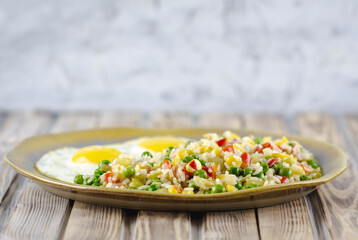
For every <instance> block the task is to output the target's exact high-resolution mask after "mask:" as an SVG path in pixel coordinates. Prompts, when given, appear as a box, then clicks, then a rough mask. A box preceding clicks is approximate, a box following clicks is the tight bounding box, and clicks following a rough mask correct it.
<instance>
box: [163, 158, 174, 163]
mask: <svg viewBox="0 0 358 240" xmlns="http://www.w3.org/2000/svg"><path fill="white" fill-rule="evenodd" d="M166 160H168V161H169V162H171V161H172V160H171V159H170V158H168V157H166V158H163V162H164V161H166Z"/></svg>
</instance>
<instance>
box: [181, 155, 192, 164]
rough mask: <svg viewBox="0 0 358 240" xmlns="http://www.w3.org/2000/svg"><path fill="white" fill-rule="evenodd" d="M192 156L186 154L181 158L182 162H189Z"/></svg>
mask: <svg viewBox="0 0 358 240" xmlns="http://www.w3.org/2000/svg"><path fill="white" fill-rule="evenodd" d="M193 159H194V158H193V157H192V156H186V157H185V158H183V162H185V163H190V162H191V161H192V160H193Z"/></svg>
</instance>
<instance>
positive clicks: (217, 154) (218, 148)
mask: <svg viewBox="0 0 358 240" xmlns="http://www.w3.org/2000/svg"><path fill="white" fill-rule="evenodd" d="M221 152H222V151H221V148H220V147H215V148H214V149H213V151H212V153H215V155H216V156H217V157H221Z"/></svg>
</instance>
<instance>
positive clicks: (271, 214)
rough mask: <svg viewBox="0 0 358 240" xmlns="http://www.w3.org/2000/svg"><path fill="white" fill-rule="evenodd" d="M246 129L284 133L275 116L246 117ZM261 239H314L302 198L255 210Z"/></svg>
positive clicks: (278, 119) (280, 121)
mask: <svg viewBox="0 0 358 240" xmlns="http://www.w3.org/2000/svg"><path fill="white" fill-rule="evenodd" d="M245 120H246V125H245V127H247V128H253V129H261V130H266V131H267V130H269V131H274V132H284V131H285V127H284V123H283V121H282V119H281V118H280V117H279V116H277V115H266V114H260V115H248V116H246V118H245ZM257 214H258V220H259V229H260V235H261V239H275V238H277V236H280V238H284V239H314V235H313V230H312V226H311V223H310V219H309V215H308V210H307V206H306V204H305V200H304V198H300V199H298V200H295V201H292V202H288V203H283V204H279V205H276V206H271V207H266V208H259V209H257Z"/></svg>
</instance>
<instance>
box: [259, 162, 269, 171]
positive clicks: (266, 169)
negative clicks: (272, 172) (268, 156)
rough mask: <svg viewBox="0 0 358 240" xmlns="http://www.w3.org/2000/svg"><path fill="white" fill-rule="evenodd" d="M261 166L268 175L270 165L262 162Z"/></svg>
mask: <svg viewBox="0 0 358 240" xmlns="http://www.w3.org/2000/svg"><path fill="white" fill-rule="evenodd" d="M260 165H261V167H262V171H263V172H264V173H266V172H267V171H268V170H269V165H268V164H267V163H264V162H260Z"/></svg>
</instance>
